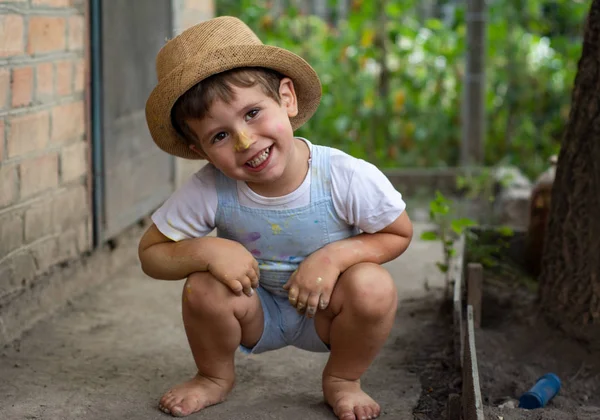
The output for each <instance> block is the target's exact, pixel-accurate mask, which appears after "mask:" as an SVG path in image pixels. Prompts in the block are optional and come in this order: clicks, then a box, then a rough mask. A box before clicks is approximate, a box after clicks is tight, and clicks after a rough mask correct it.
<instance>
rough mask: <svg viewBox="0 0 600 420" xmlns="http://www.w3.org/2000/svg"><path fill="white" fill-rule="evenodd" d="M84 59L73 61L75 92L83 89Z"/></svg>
mask: <svg viewBox="0 0 600 420" xmlns="http://www.w3.org/2000/svg"><path fill="white" fill-rule="evenodd" d="M85 71H86V67H85V60H78V61H76V62H75V76H74V77H75V92H82V91H83V90H84V89H85Z"/></svg>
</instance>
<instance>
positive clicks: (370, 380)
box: [0, 223, 457, 420]
mask: <svg viewBox="0 0 600 420" xmlns="http://www.w3.org/2000/svg"><path fill="white" fill-rule="evenodd" d="M415 228H416V229H415V238H416V239H415V240H414V241H413V243H412V244H411V247H410V248H409V250H408V251H407V252H406V254H404V255H403V256H402V257H401V258H399V259H397V260H395V261H393V262H391V263H388V264H386V266H387V267H388V268H389V269H390V271H391V272H392V273H393V276H394V278H395V280H396V283H397V285H398V293H399V297H400V302H401V304H400V308H399V310H398V315H397V321H396V324H395V327H394V329H393V332H392V334H391V336H390V338H389V340H388V342H387V343H386V345H385V347H384V349H383V350H382V352H381V353H380V355H379V357H378V358H377V359H376V361H375V362H374V364H373V366H372V368H371V369H370V370H369V371H368V373H367V374H366V375H365V377H364V381H363V384H364V387H365V390H367V392H369V393H370V394H371V395H372V396H373V397H374V398H375V399H376V400H377V401H378V402H380V404H381V405H382V408H383V416H382V418H389V419H400V420H402V419H407V420H409V419H411V420H412V419H414V418H417V419H423V420H424V419H440V418H443V417H442V416H441V415H440V413H442V412H443V409H444V404H445V398H447V394H448V392H450V390H451V389H450V388H449V387H448V381H447V377H450V376H456V373H455V372H451V371H450V370H448V369H449V368H448V366H449V365H448V363H447V360H448V359H449V357H448V354H447V351H448V350H449V349H450V348H451V346H450V345H449V343H450V335H449V334H450V333H451V328H450V324H449V323H448V322H449V318H448V313H447V312H442V313H440V309H439V308H440V307H439V288H440V287H441V286H443V277H442V276H441V275H440V273H439V272H438V271H437V268H436V267H435V265H434V262H435V261H437V260H438V259H439V258H440V257H441V248H440V246H439V244H437V243H432V242H424V241H420V240H419V239H418V235H419V234H420V232H421V231H423V230H424V229H425V228H429V227H428V226H426V225H424V224H420V223H417V224H416V225H415ZM181 287H182V283H181V282H160V281H156V280H151V279H149V278H148V277H146V276H145V275H144V274H143V273H142V272H141V270H140V268H139V266H137V265H134V266H131V267H129V268H128V269H127V270H125V271H123V273H121V275H119V276H118V278H115V279H112V280H111V281H109V282H107V283H106V284H104V285H103V286H102V287H100V288H99V289H95V290H92V291H90V292H89V293H87V294H86V295H84V296H82V297H80V298H79V299H77V300H76V301H73V302H71V304H70V305H69V307H68V308H65V309H64V310H63V311H61V312H60V313H58V314H56V315H55V316H52V317H49V318H48V319H47V320H45V321H43V322H41V323H40V324H38V325H37V326H36V327H35V328H34V329H33V330H31V331H30V332H29V333H27V334H26V335H25V336H24V337H23V338H22V339H21V340H19V341H17V342H15V343H14V344H13V345H11V346H8V347H6V348H4V349H1V350H0V378H2V380H0V396H1V397H0V419H2V420H4V419H6V420H21V419H40V420H71V419H73V420H74V419H86V420H100V419H120V418H123V419H128V420H138V419H139V420H142V419H143V420H151V419H168V418H171V417H170V416H168V415H166V414H164V413H162V412H160V411H159V410H158V409H157V407H156V405H157V402H158V399H159V398H160V396H161V395H162V394H163V393H164V392H165V391H166V390H167V389H168V388H169V387H170V386H172V385H174V384H176V383H178V382H180V381H183V380H186V379H188V378H189V377H190V376H192V375H193V373H194V365H193V360H192V357H191V354H190V352H189V348H188V346H187V340H186V338H185V334H184V331H183V327H182V323H181V305H180V296H181ZM326 357H327V355H325V354H315V353H308V352H303V351H301V350H298V349H295V348H285V349H282V350H278V351H274V352H269V353H265V354H261V355H254V356H245V355H241V354H238V355H237V356H236V366H237V375H238V378H237V386H236V388H235V389H234V391H233V393H232V394H231V395H230V396H229V398H228V400H227V402H225V403H223V404H220V405H217V406H214V407H211V408H209V409H207V410H205V411H202V412H201V413H199V414H196V415H193V416H191V417H190V419H207V418H210V419H215V420H219V419H232V418H235V419H242V420H243V419H246V420H250V419H261V420H262V419H284V418H285V419H287V420H296V419H298V420H299V419H309V420H310V419H315V420H316V419H333V418H335V416H334V415H333V414H332V412H331V410H330V409H329V408H328V407H327V406H326V405H325V404H324V403H323V399H322V394H321V389H320V374H321V370H322V368H323V366H324V364H325V362H326ZM455 385H457V384H455ZM413 413H414V414H413Z"/></svg>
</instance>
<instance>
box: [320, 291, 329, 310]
mask: <svg viewBox="0 0 600 420" xmlns="http://www.w3.org/2000/svg"><path fill="white" fill-rule="evenodd" d="M330 298H331V293H325V292H323V293H321V296H320V297H319V309H321V310H323V309H327V307H328V306H329V302H330Z"/></svg>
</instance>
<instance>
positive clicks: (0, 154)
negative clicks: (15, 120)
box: [0, 118, 6, 185]
mask: <svg viewBox="0 0 600 420" xmlns="http://www.w3.org/2000/svg"><path fill="white" fill-rule="evenodd" d="M5 126H6V124H4V118H2V119H0V162H2V159H4V129H5ZM0 185H2V184H0Z"/></svg>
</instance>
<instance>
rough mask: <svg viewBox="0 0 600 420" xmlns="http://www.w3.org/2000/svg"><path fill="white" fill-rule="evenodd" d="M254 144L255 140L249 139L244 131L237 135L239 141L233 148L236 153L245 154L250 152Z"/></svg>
mask: <svg viewBox="0 0 600 420" xmlns="http://www.w3.org/2000/svg"><path fill="white" fill-rule="evenodd" d="M252 143H254V140H252V139H251V138H250V137H248V135H247V134H246V133H245V132H244V131H240V132H239V133H238V135H237V141H236V142H235V145H234V146H233V147H234V149H235V151H236V152H243V151H244V150H248V149H249V148H250V146H251V145H252Z"/></svg>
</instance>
